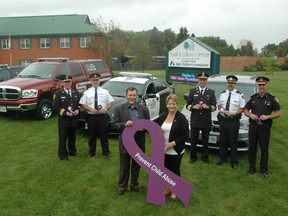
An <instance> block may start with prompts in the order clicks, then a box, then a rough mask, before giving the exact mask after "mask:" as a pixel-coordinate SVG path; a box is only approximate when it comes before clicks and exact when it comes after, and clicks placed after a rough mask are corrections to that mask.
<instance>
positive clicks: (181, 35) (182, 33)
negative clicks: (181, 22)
mask: <svg viewBox="0 0 288 216" xmlns="http://www.w3.org/2000/svg"><path fill="white" fill-rule="evenodd" d="M188 37H189V35H188V30H187V28H186V27H181V28H180V31H179V33H178V34H177V39H176V43H177V44H179V43H182V42H183V41H184V40H186V39H187V38H188Z"/></svg>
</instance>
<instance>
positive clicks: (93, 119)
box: [88, 114, 110, 156]
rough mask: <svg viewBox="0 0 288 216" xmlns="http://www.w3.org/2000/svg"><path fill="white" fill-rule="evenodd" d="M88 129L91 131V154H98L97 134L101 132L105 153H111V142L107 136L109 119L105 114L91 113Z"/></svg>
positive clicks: (89, 143)
mask: <svg viewBox="0 0 288 216" xmlns="http://www.w3.org/2000/svg"><path fill="white" fill-rule="evenodd" d="M88 131H89V142H88V145H89V154H90V155H92V156H94V155H95V154H96V136H97V134H99V137H100V140H101V147H102V152H103V154H109V153H110V150H109V143H108V138H107V132H108V120H107V117H106V115H105V114H103V115H89V117H88Z"/></svg>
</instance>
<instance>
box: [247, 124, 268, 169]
mask: <svg viewBox="0 0 288 216" xmlns="http://www.w3.org/2000/svg"><path fill="white" fill-rule="evenodd" d="M270 129H271V126H270V125H269V124H263V125H258V124H256V123H254V122H251V123H250V125H249V152H248V157H249V164H250V169H253V170H256V154H257V146H258V143H259V146H260V149H261V159H260V170H261V172H268V158H269V140H270Z"/></svg>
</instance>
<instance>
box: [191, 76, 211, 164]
mask: <svg viewBox="0 0 288 216" xmlns="http://www.w3.org/2000/svg"><path fill="white" fill-rule="evenodd" d="M208 77H209V75H208V74H206V73H204V72H203V73H200V74H198V76H197V78H198V81H199V83H198V86H197V87H196V88H194V89H191V90H190V94H189V96H188V99H187V104H186V108H187V109H188V110H190V111H191V152H190V161H189V162H190V163H194V162H196V161H197V159H198V158H197V147H196V145H197V141H198V137H199V131H200V130H201V132H202V145H203V147H202V153H201V160H202V161H203V162H204V163H209V157H208V140H209V133H210V130H211V112H213V111H215V108H216V98H215V91H214V90H212V89H209V88H207V86H206V85H207V79H208Z"/></svg>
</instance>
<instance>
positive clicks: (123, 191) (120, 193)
mask: <svg viewBox="0 0 288 216" xmlns="http://www.w3.org/2000/svg"><path fill="white" fill-rule="evenodd" d="M124 193H125V190H121V189H119V190H118V192H117V194H118V195H119V196H122V195H124Z"/></svg>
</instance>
